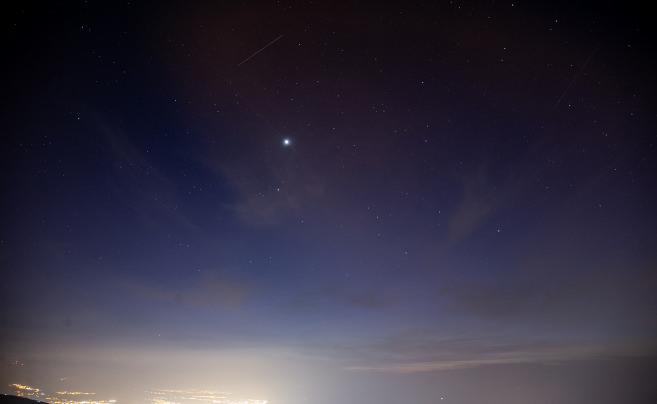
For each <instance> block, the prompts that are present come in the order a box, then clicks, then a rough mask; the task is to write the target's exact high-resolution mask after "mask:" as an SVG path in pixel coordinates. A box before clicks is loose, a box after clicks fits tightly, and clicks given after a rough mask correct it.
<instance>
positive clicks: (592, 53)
mask: <svg viewBox="0 0 657 404" xmlns="http://www.w3.org/2000/svg"><path fill="white" fill-rule="evenodd" d="M599 49H600V46H596V47H595V48H594V49H593V52H591V54H590V55H589V57H587V58H586V60H585V61H584V64H583V65H582V68H581V69H579V71H578V72H577V73H575V75H574V76H573V78H572V79H570V81H569V82H568V85H567V86H566V88H565V89H564V90H563V92H562V93H561V95H560V96H559V98H558V99H557V102H556V103H555V104H554V107H553V108H556V107H558V106H559V104H561V100H563V97H565V96H566V93H567V92H568V90H570V87H572V86H573V84H575V82H576V81H577V78H578V77H579V76H580V74H582V72H583V71H584V69H586V65H588V64H589V62H590V61H591V59H592V58H593V55H595V54H596V53H597V52H598V50H599Z"/></svg>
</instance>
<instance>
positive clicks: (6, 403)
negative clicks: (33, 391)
mask: <svg viewBox="0 0 657 404" xmlns="http://www.w3.org/2000/svg"><path fill="white" fill-rule="evenodd" d="M39 403H41V404H44V403H43V401H34V400H30V399H29V398H24V397H16V396H9V395H6V394H0V404H39Z"/></svg>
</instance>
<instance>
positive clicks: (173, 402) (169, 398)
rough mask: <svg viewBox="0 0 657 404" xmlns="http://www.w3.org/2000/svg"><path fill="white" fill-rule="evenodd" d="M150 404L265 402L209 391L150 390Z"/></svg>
mask: <svg viewBox="0 0 657 404" xmlns="http://www.w3.org/2000/svg"><path fill="white" fill-rule="evenodd" d="M147 393H148V395H149V397H148V402H149V403H151V404H185V403H214V404H267V400H254V399H242V398H234V397H231V394H230V393H226V392H217V391H209V390H166V389H161V390H151V391H148V392H147Z"/></svg>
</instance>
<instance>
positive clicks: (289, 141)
mask: <svg viewBox="0 0 657 404" xmlns="http://www.w3.org/2000/svg"><path fill="white" fill-rule="evenodd" d="M291 144H292V141H291V140H290V138H287V137H286V138H284V139H283V146H289V145H291Z"/></svg>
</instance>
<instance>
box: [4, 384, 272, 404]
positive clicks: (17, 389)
mask: <svg viewBox="0 0 657 404" xmlns="http://www.w3.org/2000/svg"><path fill="white" fill-rule="evenodd" d="M9 387H11V388H12V390H13V392H14V394H15V395H16V396H18V397H26V398H31V399H35V400H39V401H45V402H47V403H49V404H114V403H118V402H119V400H116V399H107V400H97V399H90V398H89V396H95V395H96V393H92V392H83V391H66V390H64V391H57V392H55V393H53V394H47V393H45V392H44V391H43V390H42V389H39V388H36V387H32V386H28V385H25V384H20V383H14V384H10V385H9ZM145 393H146V397H145V400H144V401H145V402H147V403H150V404H186V403H212V404H267V403H268V401H267V400H262V399H257V400H256V399H245V398H238V397H233V395H232V394H231V393H227V392H218V391H212V390H176V389H155V390H147V391H145ZM76 398H77V399H76Z"/></svg>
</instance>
